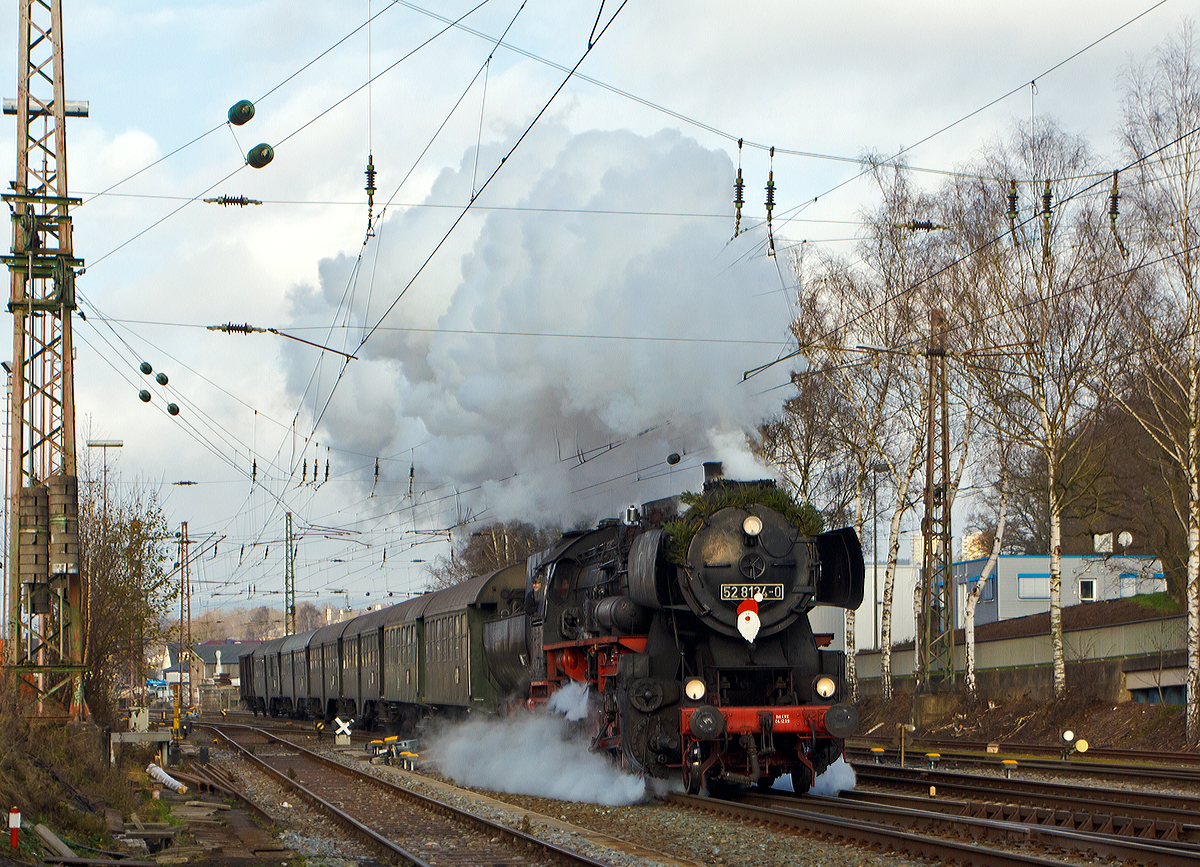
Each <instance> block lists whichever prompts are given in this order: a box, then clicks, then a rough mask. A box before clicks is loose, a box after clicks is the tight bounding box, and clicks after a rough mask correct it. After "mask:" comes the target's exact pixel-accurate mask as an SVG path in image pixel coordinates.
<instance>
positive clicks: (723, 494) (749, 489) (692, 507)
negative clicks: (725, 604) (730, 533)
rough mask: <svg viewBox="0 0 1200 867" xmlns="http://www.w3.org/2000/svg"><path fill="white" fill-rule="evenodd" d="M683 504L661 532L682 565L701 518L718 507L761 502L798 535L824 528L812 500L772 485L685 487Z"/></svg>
mask: <svg viewBox="0 0 1200 867" xmlns="http://www.w3.org/2000/svg"><path fill="white" fill-rule="evenodd" d="M679 499H680V501H681V502H682V503H683V504H684V505H685V506H687V511H686V512H685V513H684V514H683V516H682V517H681V518H679V519H677V520H674V521H667V522H666V523H664V524H663V532H664V533H666V535H667V538H669V539H670V540H671V548H670V553H669V555H668V559H669V560H670V561H671V562H672V563H677V564H679V565H681V566H682V565H685V564H686V563H687V551H688V548H689V547H690V546H691V544H692V539H694V538H695V536H696V534H697V533H698V532H700V528H701V527H702V526H704V522H705V521H706V520H708V518H709V517H710V516H712V515H715V514H716V513H717V512H719V511H721V510H722V509H729V508H737V509H747V510H748V509H749V508H750V507H751V506H755V505H762V506H766V507H767V508H768V509H773V510H775V511H776V512H778V513H779V514H781V515H783V517H784V518H786V519H787V521H788V523H789V524H791V525H793V526H794V527H796V528H797V529H799V531H800V535H802V536H816V535H817V534H819V533H820V532H822V531H823V530H824V529H825V519H824V518H823V517H821V513H820V512H819V511H817V508H816V507H815V506H814V505H813V504H812V503H801V502H799V501H798V500H797V499H796V498H795V497H793V496H792V495H791V494H790V493H788V492H787V491H784V490H782V489H780V488H777V487H775V486H774V485H737V486H729V487H721V488H718V489H717V490H715V491H713V492H712V493H711V494H709V495H708V496H705V495H703V494H696V493H692V492H691V491H685V492H684V493H683V494H681V495H680V497H679Z"/></svg>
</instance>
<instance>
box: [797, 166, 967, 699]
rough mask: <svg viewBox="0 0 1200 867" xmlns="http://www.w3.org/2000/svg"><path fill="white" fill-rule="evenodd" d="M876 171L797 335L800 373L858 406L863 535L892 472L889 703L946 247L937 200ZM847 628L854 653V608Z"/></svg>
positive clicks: (855, 483)
mask: <svg viewBox="0 0 1200 867" xmlns="http://www.w3.org/2000/svg"><path fill="white" fill-rule="evenodd" d="M875 177H876V179H877V181H878V182H879V186H880V190H881V193H882V201H881V203H880V205H879V206H878V207H877V208H876V209H874V210H873V211H871V212H869V213H867V214H865V215H864V218H865V222H866V224H867V230H866V232H865V233H864V237H863V240H862V241H861V242H860V243H859V245H858V247H857V249H856V253H857V259H856V260H855V261H853V262H851V261H848V260H844V259H840V258H837V257H832V256H830V257H826V258H824V259H823V260H822V261H821V262H820V263H819V265H818V266H817V267H816V268H814V269H813V273H811V274H805V273H800V274H798V278H799V279H798V283H799V284H800V286H801V289H800V299H799V300H800V311H801V312H800V314H799V315H798V316H797V317H796V319H795V321H794V323H793V333H794V334H795V335H796V338H797V340H798V341H799V344H800V347H801V349H802V351H803V352H804V354H805V356H806V357H807V358H808V361H809V364H810V367H811V371H810V372H808V373H805V374H801V377H815V378H817V379H818V380H819V382H820V383H821V385H822V387H824V388H825V389H827V390H828V392H829V393H832V394H836V395H837V397H836V400H837V401H838V402H839V404H841V405H844V406H846V407H849V409H850V410H851V412H850V413H849V414H848V415H847V416H846V417H843V418H839V421H841V422H842V423H841V424H839V425H838V427H837V433H838V435H839V436H840V438H841V440H840V443H841V445H840V447H839V448H840V449H841V452H844V454H845V455H846V466H847V467H848V468H849V470H850V473H851V476H850V478H849V479H847V480H846V482H847V484H846V490H847V492H850V491H852V492H853V494H852V496H851V501H852V502H853V503H855V505H856V515H855V517H854V523H855V525H856V526H857V527H858V528H859V531H860V534H861V532H862V528H863V526H864V525H865V521H866V518H867V513H866V509H865V507H864V506H863V503H864V500H865V497H864V494H865V493H866V490H867V486H868V484H869V479H870V476H871V475H872V473H873V468H874V467H876V466H877V465H879V464H884V465H886V466H887V467H888V468H889V470H890V479H889V481H890V484H889V488H890V489H891V490H892V491H893V492H894V493H895V497H896V501H895V503H896V504H895V506H894V507H893V509H892V517H891V521H890V522H889V523H890V526H889V533H888V547H887V551H888V555H887V567H886V569H885V573H884V590H883V609H882V614H881V630H880V631H881V636H880V644H881V668H882V672H881V673H882V682H883V683H882V689H883V695H884V698H885V700H890V699H891V697H892V690H893V683H892V673H891V643H892V642H891V633H892V623H893V617H894V616H895V612H894V605H893V601H894V598H895V592H894V591H895V576H896V563H897V560H898V557H899V548H900V528H901V524H902V522H903V518H904V516H905V514H906V512H907V511H908V510H909V509H910V508H912V505H913V503H912V499H911V498H910V496H909V493H910V489H911V486H912V484H913V479H914V474H915V473H916V470H917V467H918V466H920V465H921V462H922V459H923V457H924V454H925V437H924V424H925V422H924V419H925V392H926V375H925V348H926V347H927V345H928V338H929V334H928V321H929V319H928V315H929V310H930V308H931V307H935V306H937V307H942V306H945V305H946V299H945V298H944V296H942V294H941V285H940V284H939V283H937V282H936V281H934V280H932V279H931V275H933V274H935V273H936V272H937V271H938V270H940V265H941V264H942V258H943V255H944V254H943V252H942V244H941V242H940V241H939V240H938V239H937V238H936V237H935V236H932V235H930V234H929V233H927V232H922V231H920V230H919V229H918V228H917V222H919V221H922V220H924V219H925V218H926V216H927V215H928V214H929V213H931V212H932V211H933V208H934V204H935V203H934V200H933V199H932V197H930V196H929V195H927V194H924V193H922V192H920V191H919V190H917V189H915V188H914V187H912V186H911V185H910V184H909V182H908V179H907V176H906V173H905V172H904V170H903V168H900V167H894V166H892V167H886V168H882V167H881V168H879V169H878V170H877V171H876V173H875ZM956 417H958V418H962V417H963V416H962V414H956ZM960 439H961V437H960ZM841 452H840V453H841ZM914 616H915V613H914ZM846 627H847V648H848V649H850V648H852V647H853V644H852V643H851V642H852V641H853V629H854V617H853V612H851V613H850V615H849V616H848V617H847V622H846ZM850 671H851V672H853V667H852V666H850Z"/></svg>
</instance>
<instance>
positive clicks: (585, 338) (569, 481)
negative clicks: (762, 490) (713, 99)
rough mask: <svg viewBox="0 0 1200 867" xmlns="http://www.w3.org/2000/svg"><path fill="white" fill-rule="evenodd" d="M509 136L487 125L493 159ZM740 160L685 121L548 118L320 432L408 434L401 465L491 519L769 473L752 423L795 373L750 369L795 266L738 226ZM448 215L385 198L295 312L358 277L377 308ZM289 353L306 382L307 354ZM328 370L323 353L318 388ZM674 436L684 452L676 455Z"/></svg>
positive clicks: (365, 355)
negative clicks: (593, 123)
mask: <svg viewBox="0 0 1200 867" xmlns="http://www.w3.org/2000/svg"><path fill="white" fill-rule="evenodd" d="M508 146H509V145H508V144H507V143H504V142H498V143H496V144H494V145H492V146H490V147H489V146H485V147H484V149H483V151H482V153H481V155H480V160H479V165H480V167H481V169H480V171H481V172H482V167H483V166H486V165H494V164H495V163H496V162H498V160H499V155H500V154H502V153H503V152H505V150H506V149H507V147H508ZM474 166H475V151H474V149H472V150H470V151H468V152H467V153H466V154H464V156H463V159H462V161H461V164H460V166H459V167H458V168H457V169H446V170H444V171H443V172H442V173H441V174H440V175H439V176H438V178H437V179H436V180H435V181H434V183H433V186H432V189H431V191H430V193H429V195H428V197H427V199H426V202H427V203H429V204H435V203H436V204H442V205H444V204H446V203H448V202H449V203H458V204H462V203H465V202H466V201H467V200H468V198H469V196H470V194H471V190H472V175H473V172H474ZM734 174H735V169H734V166H733V164H732V163H731V161H730V159H729V157H728V155H727V154H726V153H725V152H723V151H714V150H707V149H705V148H703V147H701V146H700V145H699V144H698V143H697V142H696V141H694V140H692V139H689V138H685V137H684V136H683V135H682V134H680V133H679V132H678V131H675V130H664V131H662V132H660V133H658V134H656V135H652V136H639V135H636V134H634V133H631V132H629V131H592V132H586V133H581V134H578V135H571V134H570V133H569V132H568V131H567V130H566V129H565V128H563V127H561V126H557V125H554V124H549V125H547V126H545V127H539V128H538V129H537V130H536V131H535V134H534V135H532V136H531V137H530V138H529V139H527V140H526V142H525V143H524V144H522V146H521V149H520V150H519V151H518V152H517V154H516V155H515V156H514V157H513V158H512V159H510V160H509V161H508V163H507V164H506V165H505V167H504V169H503V170H502V171H501V172H500V174H499V175H498V176H497V178H496V181H495V182H494V183H493V184H492V185H491V186H489V187H488V189H487V191H486V193H485V194H484V195H483V196H482V197H481V198H480V200H479V202H478V205H479V210H478V212H477V213H476V212H472V213H471V214H469V215H468V217H467V218H466V219H465V220H464V221H463V222H462V223H461V224H460V226H459V228H458V230H456V234H455V235H454V236H453V237H452V240H451V242H450V243H449V244H448V245H447V247H446V248H444V249H443V250H442V251H441V252H440V253H439V254H438V256H437V257H435V259H434V260H433V262H432V263H431V264H430V266H429V267H428V269H427V270H426V271H425V272H424V273H423V274H422V275H421V277H420V278H419V279H418V280H417V282H416V283H415V284H413V286H412V287H411V288H410V289H409V290H407V291H406V292H405V294H404V296H403V297H402V298H400V300H399V302H398V303H397V304H396V306H395V308H394V310H393V311H392V312H391V314H390V315H389V316H388V318H387V320H386V321H385V322H384V326H383V327H382V328H381V329H379V330H378V331H376V332H375V333H374V335H373V336H372V337H371V339H370V341H369V342H368V343H367V344H366V346H365V347H364V348H363V349H362V350H361V351H359V353H358V354H359V356H360V359H361V360H359V361H355V362H352V363H351V365H350V367H349V369H348V372H347V375H346V377H345V378H344V379H343V381H342V382H341V383H340V385H339V386H338V390H337V393H336V395H335V398H334V400H333V401H332V403H331V404H330V408H329V410H328V412H327V413H326V414H325V416H324V419H323V423H322V433H320V434H319V435H318V439H320V438H321V436H331V437H332V439H333V444H335V445H337V446H340V447H342V448H346V449H350V450H353V451H355V452H358V453H360V454H367V455H371V454H379V455H385V456H386V455H403V466H402V467H401V466H400V465H399V464H394V465H393V464H388V463H386V462H385V464H384V466H383V467H382V468H381V470H382V473H383V476H384V478H388V477H390V478H392V479H396V478H398V477H401V476H406V475H407V471H408V458H409V454H410V450H413V451H412V452H411V454H412V458H413V461H414V462H415V465H416V476H417V482H418V486H419V488H420V489H422V490H427V491H428V490H432V489H433V488H435V487H436V486H438V485H441V484H447V483H448V484H451V485H453V486H454V487H456V488H457V489H459V490H460V491H468V492H470V493H469V494H464V495H463V496H464V497H474V498H475V499H474V500H470V499H468V500H467V502H468V503H471V504H472V505H471V507H472V508H473V509H474V511H475V513H476V514H479V513H482V512H486V515H487V517H488V518H489V519H496V520H507V519H510V518H519V519H524V520H529V521H539V520H542V519H550V520H552V521H556V522H559V523H561V524H564V525H567V524H570V523H572V522H573V521H576V520H579V519H590V518H593V517H604V516H609V515H614V514H618V513H619V512H620V511H621V510H623V508H624V507H625V506H626V505H628V504H630V503H641V502H645V501H648V500H651V499H656V498H658V497H662V496H668V495H670V494H674V493H677V492H678V491H680V490H684V489H692V490H695V489H697V488H698V487H699V484H700V482H701V481H702V475H701V472H700V469H699V466H700V464H701V463H702V462H704V461H711V460H721V461H724V462H725V464H726V475H727V476H730V477H734V476H736V477H741V478H747V477H749V478H762V477H764V476H767V475H769V471H768V470H767V469H766V468H764V467H761V466H756V465H755V464H754V462H753V459H752V457H751V454H750V449H749V448H748V443H747V438H746V437H747V432H750V431H753V430H754V429H755V427H756V426H757V424H758V423H759V422H760V421H761V420H762V419H763V418H764V417H766V416H767V415H769V414H771V413H772V412H773V411H774V409H775V408H777V407H778V405H779V403H780V400H781V398H780V396H779V395H780V393H779V392H769V393H767V394H765V395H763V394H761V392H762V391H763V383H762V381H761V380H754V381H753V382H752V383H747V384H743V383H742V381H741V380H742V373H743V371H745V370H748V369H750V368H752V367H755V366H757V365H760V364H762V363H764V362H766V361H769V360H771V359H773V358H775V357H776V356H777V355H778V353H779V350H780V348H781V347H783V346H785V345H786V342H787V340H788V331H787V327H788V323H789V319H790V314H789V308H788V297H789V291H790V290H785V289H784V287H783V286H782V283H783V282H790V280H788V281H785V280H784V279H783V278H782V277H781V271H782V273H784V274H786V273H787V272H786V269H783V268H780V269H777V267H776V263H775V262H774V261H773V260H770V259H767V258H766V257H765V256H763V255H762V250H761V249H759V244H760V242H761V240H762V237H761V232H760V231H757V230H756V231H755V232H751V233H748V234H746V235H743V236H741V237H739V238H738V239H737V240H736V241H733V242H731V241H730V235H731V234H732V230H733V217H732V208H731V206H730V204H729V200H730V198H731V194H732V181H733V177H734ZM493 205H498V206H504V208H509V209H504V208H501V209H497V210H490V211H489V210H487V208H488V207H489V206H493ZM514 205H515V206H516V209H511V208H512V206H514ZM647 211H649V212H655V213H654V215H646V214H644V213H641V214H638V213H633V212H647ZM723 214H728V217H723V216H721V215H723ZM710 215H711V216H710ZM454 216H455V213H454V211H452V210H450V211H447V210H446V209H444V208H443V209H439V208H409V209H408V210H405V211H403V212H401V213H400V214H399V215H398V216H390V217H389V219H388V220H387V222H386V223H385V224H384V225H383V226H382V228H381V230H380V232H379V239H378V241H379V248H378V262H377V263H374V262H372V263H369V264H368V265H367V266H364V268H363V269H362V270H361V271H360V272H359V273H358V277H357V279H355V278H353V277H352V273H353V267H352V266H353V261H352V260H351V259H350V258H347V257H340V258H338V259H335V260H326V261H325V262H323V263H322V266H321V285H320V286H319V287H315V288H312V287H298V288H297V289H296V290H295V292H294V293H293V296H292V301H293V304H292V313H293V318H294V319H295V320H296V324H297V325H301V324H302V325H316V324H328V323H329V322H330V321H333V320H335V319H339V318H341V319H343V320H345V319H346V311H345V308H342V309H341V312H340V313H339V312H336V311H337V310H338V305H339V304H340V303H341V302H342V299H343V298H344V297H352V298H353V301H352V303H351V310H350V313H349V317H348V321H351V322H355V321H357V322H360V323H361V322H364V321H365V322H367V323H369V324H373V323H374V322H375V321H377V320H378V317H379V316H380V315H381V313H382V312H383V310H384V309H385V308H386V306H387V305H388V304H390V303H391V302H392V301H393V300H394V299H395V298H396V297H397V296H399V294H400V292H401V290H402V289H404V287H405V285H406V284H407V283H408V282H409V280H410V278H411V276H412V274H413V273H414V272H415V271H416V268H417V266H418V265H419V263H420V262H421V261H422V260H423V259H424V257H425V256H426V255H427V254H428V251H429V250H431V249H432V248H433V246H434V244H435V243H436V241H437V240H438V239H439V238H440V237H441V234H442V233H443V232H444V231H445V228H446V227H447V226H448V225H449V221H450V220H451V219H453V217H454ZM780 265H781V266H782V262H781V263H780ZM367 275H374V276H373V277H369V276H367ZM368 298H369V299H370V300H369V302H368ZM355 331H356V333H357V330H356V329H355ZM726 341H735V342H726ZM755 341H757V343H755ZM353 345H354V344H353V341H351V342H350V346H351V348H352V347H353ZM288 351H289V352H291V351H293V350H292V349H291V348H289V349H288ZM289 360H290V361H291V365H290V368H291V369H290V372H289V382H290V385H291V387H292V388H293V389H294V390H295V391H297V392H300V391H303V390H304V389H305V388H306V386H307V383H308V382H309V377H310V375H311V374H312V370H313V369H312V362H311V356H309V355H305V354H304V353H303V352H299V351H297V352H296V354H295V355H292V356H289ZM333 376H334V372H332V371H331V370H330V369H328V368H327V369H326V370H324V371H322V372H319V373H318V379H319V380H320V383H319V385H318V387H317V388H316V389H315V390H314V391H311V392H309V395H308V399H309V401H310V403H311V404H314V405H317V406H319V405H321V404H323V402H324V400H325V396H326V395H328V392H329V388H330V387H331V385H332V382H333ZM769 384H774V383H773V382H772V383H769ZM673 452H677V453H680V454H681V455H683V460H682V461H681V462H680V463H679V464H678V465H675V466H668V464H667V463H666V457H667V455H668V454H670V453H673ZM680 474H683V475H680ZM404 481H405V482H406V481H407V480H406V479H405V480H404ZM449 499H450V501H453V498H449Z"/></svg>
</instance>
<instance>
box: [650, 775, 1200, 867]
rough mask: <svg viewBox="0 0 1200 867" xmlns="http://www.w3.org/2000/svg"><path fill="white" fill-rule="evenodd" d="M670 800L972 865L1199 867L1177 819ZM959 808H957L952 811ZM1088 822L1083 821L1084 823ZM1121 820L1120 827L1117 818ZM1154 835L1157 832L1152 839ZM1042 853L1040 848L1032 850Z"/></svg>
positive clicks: (757, 799)
mask: <svg viewBox="0 0 1200 867" xmlns="http://www.w3.org/2000/svg"><path fill="white" fill-rule="evenodd" d="M671 800H672V801H673V802H675V803H678V804H681V805H686V806H688V807H690V808H692V809H697V810H702V811H706V812H710V813H716V814H720V815H724V816H728V817H733V818H738V819H741V820H744V821H754V822H760V823H763V824H768V825H773V826H782V827H788V828H792V829H795V830H798V831H802V832H805V833H816V834H822V835H825V836H829V837H833V838H836V839H844V840H851V841H854V842H856V843H858V844H860V845H865V846H869V847H872V848H877V849H880V850H883V851H888V852H902V853H904V854H907V855H910V856H913V857H920V858H933V859H938V860H941V861H952V862H954V863H957V864H972V865H979V867H991V865H1013V867H1017V865H1021V867H1027V865H1059V867H1061V865H1062V864H1063V863H1064V862H1063V861H1062V860H1061V859H1059V858H1054V857H1049V856H1050V855H1052V854H1058V853H1068V852H1069V853H1073V854H1075V855H1077V856H1079V857H1080V858H1083V859H1086V860H1088V861H1090V860H1091V859H1092V858H1093V857H1096V856H1099V857H1103V858H1110V859H1116V860H1117V861H1120V862H1122V863H1127V864H1147V865H1150V864H1153V865H1158V867H1184V865H1191V867H1195V865H1197V864H1200V845H1197V844H1196V843H1189V842H1185V841H1181V840H1179V839H1176V838H1175V837H1174V834H1175V833H1176V832H1177V830H1178V828H1177V826H1176V825H1175V823H1163V822H1157V823H1156V822H1143V823H1141V832H1142V834H1143V835H1145V836H1140V837H1139V836H1127V835H1123V834H1119V833H1113V832H1112V830H1111V824H1109V825H1108V826H1107V828H1106V826H1105V825H1104V823H1101V824H1100V826H1099V827H1098V828H1094V827H1075V826H1073V825H1072V823H1070V822H1064V824H1063V825H1054V824H1049V825H1045V824H1039V823H1038V822H1036V821H1015V820H1011V819H995V818H987V817H982V816H978V815H971V813H970V809H971V807H970V805H969V804H965V803H959V804H957V805H955V804H952V803H945V802H939V803H937V804H936V805H930V804H924V805H922V804H920V803H919V801H918V799H915V798H914V799H911V803H909V804H907V805H898V804H892V805H884V804H883V803H881V802H880V801H878V800H876V799H874V798H870V797H868V798H865V799H861V800H860V799H859V798H858V793H843V797H840V798H829V797H822V796H813V795H806V796H805V797H803V798H800V799H797V798H795V797H788V798H781V797H779V796H776V795H771V794H766V793H757V792H739V793H735V794H733V795H732V796H730V797H728V798H721V799H717V798H697V797H693V796H689V795H672V796H671ZM956 807H957V808H958V810H959V812H955V808H956ZM1085 824H1086V823H1085ZM1118 824H1122V823H1120V822H1118ZM1156 835H1157V836H1156ZM1035 850H1040V851H1035Z"/></svg>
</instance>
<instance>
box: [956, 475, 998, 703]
mask: <svg viewBox="0 0 1200 867" xmlns="http://www.w3.org/2000/svg"><path fill="white" fill-rule="evenodd" d="M999 488H1000V510H999V513H998V514H997V516H996V537H995V538H994V539H993V540H992V553H991V555H990V556H989V557H988V561H987V563H986V564H985V565H984V567H983V571H982V572H980V573H979V577H978V578H976V579H975V583H974V585H973V586H972V587H971V589H970V591H969V592H968V593H967V595H966V601H965V603H964V605H963V637H964V639H965V641H964V643H965V648H964V650H965V656H966V671H965V672H964V674H965V677H966V681H967V694H968V695H969V696H970V697H971V698H972V699H975V698H978V697H979V691H978V687H977V685H976V680H975V609H976V607H977V606H978V605H979V598H980V597H981V596H982V595H983V589H984V587H986V586H987V582H988V579H989V578H991V577H992V572H994V571H995V569H996V564H997V563H998V562H999V561H1000V550H1001V548H1003V546H1004V523H1005V521H1006V520H1007V519H1008V482H1007V478H1006V477H1005V475H1004V467H1003V464H1001V469H1000V484H999Z"/></svg>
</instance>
